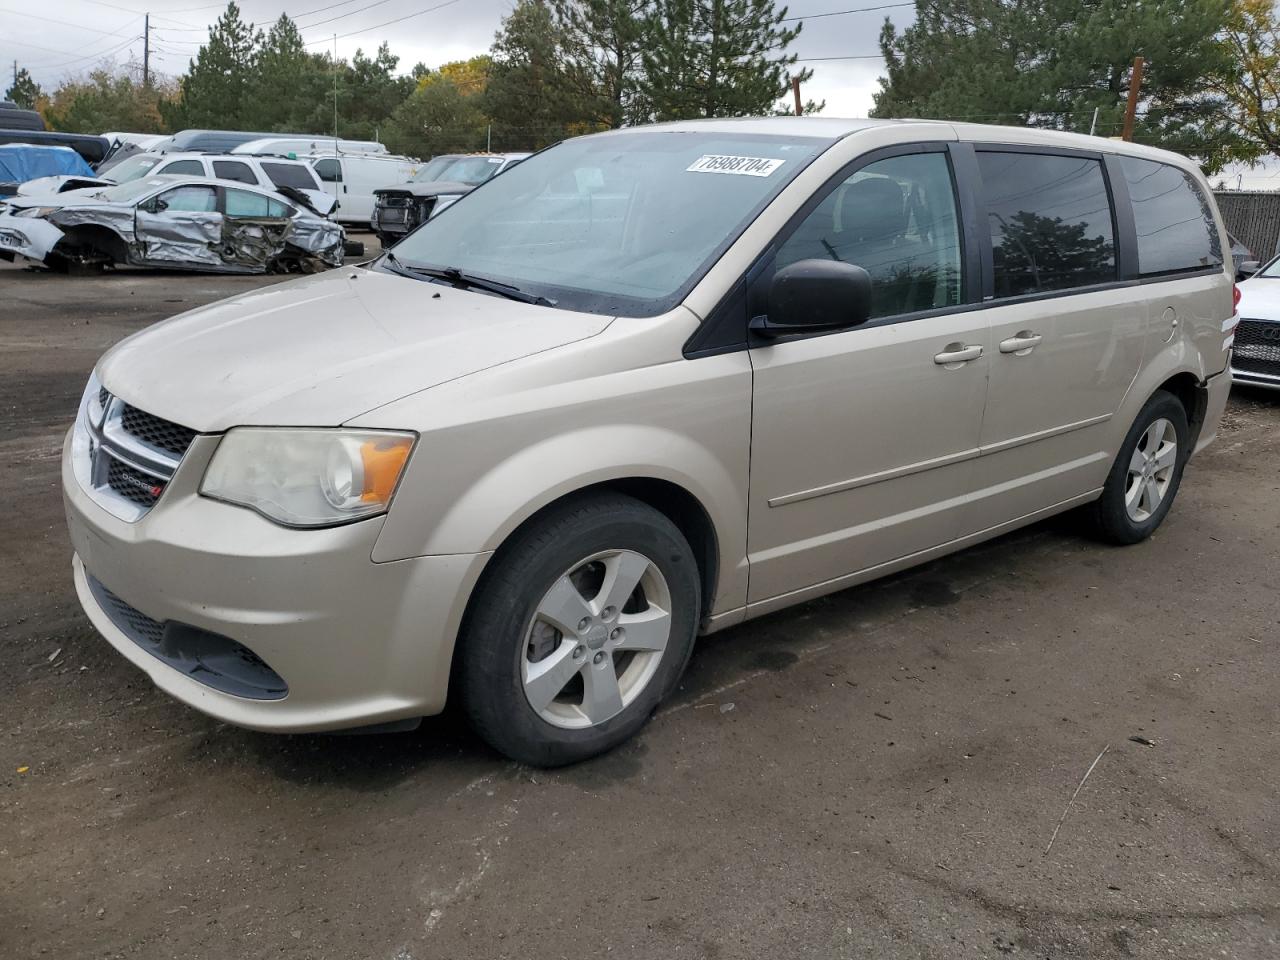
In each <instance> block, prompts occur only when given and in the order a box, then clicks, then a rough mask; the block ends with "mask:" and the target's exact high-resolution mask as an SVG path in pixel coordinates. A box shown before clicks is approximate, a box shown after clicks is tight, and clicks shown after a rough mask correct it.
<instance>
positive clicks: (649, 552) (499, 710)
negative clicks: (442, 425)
mask: <svg viewBox="0 0 1280 960" xmlns="http://www.w3.org/2000/svg"><path fill="white" fill-rule="evenodd" d="M699 609H700V589H699V576H698V569H697V564H696V562H695V561H694V557H693V551H692V550H691V549H690V548H689V544H688V543H687V542H686V540H685V538H684V537H683V536H682V535H681V533H680V531H679V529H677V528H676V526H675V525H674V524H673V523H672V522H671V521H670V520H668V519H667V518H666V517H665V516H664V515H663V514H661V513H659V512H658V511H656V510H654V509H653V508H651V507H649V506H647V505H646V504H644V503H641V502H640V501H638V500H635V499H633V498H631V497H626V496H621V495H612V494H608V495H600V496H594V497H590V498H587V499H583V500H580V501H576V502H570V503H566V504H562V505H558V506H555V507H552V508H551V510H550V511H549V512H548V513H547V514H546V515H544V516H543V517H541V518H539V519H537V520H535V521H534V522H533V523H532V524H531V525H529V526H528V527H526V528H525V529H523V530H521V531H520V532H518V533H517V534H516V535H515V537H514V538H513V540H512V541H511V542H510V543H508V544H506V545H504V547H503V548H502V550H501V551H500V552H499V554H498V556H497V557H495V558H494V560H493V565H492V567H491V568H490V569H489V570H488V571H486V574H485V576H484V578H483V580H482V582H481V584H480V586H479V587H478V588H477V591H476V595H475V598H474V600H473V601H472V604H471V608H470V610H469V612H468V616H467V623H466V627H465V629H464V631H463V635H462V637H461V638H460V644H461V646H460V649H459V651H458V658H459V659H458V667H459V670H458V679H459V681H460V693H461V695H462V699H463V702H464V705H465V708H466V711H467V714H468V715H469V717H470V718H471V722H472V724H473V726H474V727H475V729H476V731H477V732H478V733H479V734H480V736H481V737H483V738H484V739H485V740H486V741H487V742H488V743H489V744H490V745H491V746H493V747H494V748H495V749H497V750H499V751H500V752H502V753H504V754H506V755H507V756H509V757H511V758H512V759H514V760H519V761H521V762H524V763H530V764H534V765H536V766H548V767H549V766H561V765H563V764H567V763H574V762H576V761H579V760H584V759H586V758H587V757H591V756H594V755H595V754H598V753H601V752H603V751H605V750H608V749H610V748H612V747H614V746H616V745H618V744H619V743H622V742H623V741H624V740H626V739H628V738H629V737H631V736H633V735H634V734H635V733H636V732H637V731H638V730H639V729H640V728H641V727H642V726H644V724H645V722H646V721H647V720H648V718H649V716H650V715H651V714H652V713H653V711H654V709H655V708H656V707H657V705H658V703H659V701H660V700H661V699H662V697H663V696H665V695H666V694H667V693H668V692H670V690H671V689H673V688H674V686H675V684H676V681H677V680H678V679H679V677H680V675H681V673H682V672H683V671H684V668H685V665H686V664H687V663H688V660H689V655H690V653H691V652H692V650H693V640H694V634H695V632H696V630H697V625H698V612H699Z"/></svg>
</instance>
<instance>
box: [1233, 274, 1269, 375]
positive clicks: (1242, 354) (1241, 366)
mask: <svg viewBox="0 0 1280 960" xmlns="http://www.w3.org/2000/svg"><path fill="white" fill-rule="evenodd" d="M1245 272H1246V273H1249V274H1250V275H1251V277H1250V279H1248V280H1246V281H1245V282H1244V283H1242V284H1240V307H1239V314H1240V322H1239V324H1238V325H1237V326H1236V329H1235V334H1234V345H1233V347H1232V351H1231V379H1232V380H1234V381H1235V382H1236V383H1247V384H1250V385H1252V386H1255V387H1268V388H1270V389H1272V390H1280V257H1277V258H1275V259H1274V260H1272V261H1271V262H1270V263H1268V264H1267V265H1266V266H1264V267H1259V266H1258V264H1257V263H1256V262H1251V263H1246V264H1245Z"/></svg>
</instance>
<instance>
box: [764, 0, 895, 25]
mask: <svg viewBox="0 0 1280 960" xmlns="http://www.w3.org/2000/svg"><path fill="white" fill-rule="evenodd" d="M915 5H916V4H915V0H907V2H905V3H884V4H881V5H880V6H878V7H854V8H853V9H852V10H832V11H830V12H829V13H810V14H806V15H805V16H803V17H783V18H782V20H781V21H779V22H780V23H786V22H787V21H788V20H818V19H820V18H822V17H843V16H844V15H845V14H847V13H873V12H874V11H876V10H893V9H896V8H897V7H914V6H915Z"/></svg>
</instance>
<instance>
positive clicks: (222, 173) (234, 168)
mask: <svg viewBox="0 0 1280 960" xmlns="http://www.w3.org/2000/svg"><path fill="white" fill-rule="evenodd" d="M213 175H214V176H215V177H218V178H219V179H222V180H239V181H240V182H241V183H252V184H254V185H255V186H256V185H257V183H258V179H257V177H255V176H254V175H253V171H252V170H250V169H249V165H248V164H247V163H241V162H240V161H238V160H215V161H213Z"/></svg>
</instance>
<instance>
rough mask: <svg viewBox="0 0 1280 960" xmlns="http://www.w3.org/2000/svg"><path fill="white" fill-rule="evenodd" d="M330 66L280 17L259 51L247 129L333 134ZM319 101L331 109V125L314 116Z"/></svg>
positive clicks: (245, 116) (245, 115)
mask: <svg viewBox="0 0 1280 960" xmlns="http://www.w3.org/2000/svg"><path fill="white" fill-rule="evenodd" d="M326 67H327V65H326V62H325V60H324V58H323V56H319V55H317V54H314V53H309V52H308V51H307V48H306V46H305V45H304V44H303V42H302V34H301V33H299V32H298V27H297V24H295V23H294V22H293V21H292V20H291V19H289V17H288V16H287V15H285V14H281V15H280V19H279V20H277V21H276V22H275V23H274V24H272V26H271V29H270V30H268V31H267V35H266V37H265V38H264V39H263V40H262V43H261V46H260V48H259V50H258V55H257V59H256V69H255V72H254V78H253V85H252V86H253V95H252V97H251V98H250V103H249V104H247V105H246V109H245V110H244V112H243V113H242V114H241V118H242V122H243V123H244V124H245V125H246V128H247V129H250V130H278V131H282V132H289V133H295V132H296V133H325V132H329V131H330V128H331V127H332V125H333V124H332V110H333V77H332V74H331V73H330V72H327V69H326ZM317 103H326V104H327V105H328V107H329V116H330V122H329V123H328V124H327V125H326V124H323V123H320V122H319V119H318V117H317V116H316V104H317Z"/></svg>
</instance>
